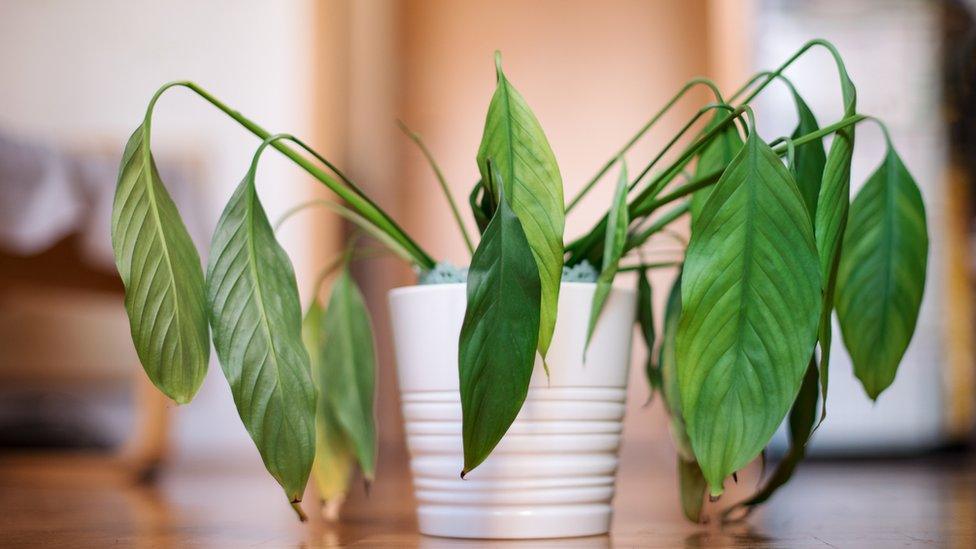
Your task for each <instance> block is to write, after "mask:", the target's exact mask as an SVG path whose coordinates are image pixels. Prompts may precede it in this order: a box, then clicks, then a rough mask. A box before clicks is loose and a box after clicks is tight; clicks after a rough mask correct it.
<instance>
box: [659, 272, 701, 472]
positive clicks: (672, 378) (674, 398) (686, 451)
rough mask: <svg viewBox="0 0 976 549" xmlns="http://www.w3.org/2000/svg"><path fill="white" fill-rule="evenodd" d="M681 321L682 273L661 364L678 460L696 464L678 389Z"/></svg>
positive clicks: (668, 313)
mask: <svg viewBox="0 0 976 549" xmlns="http://www.w3.org/2000/svg"><path fill="white" fill-rule="evenodd" d="M680 320H681V273H680V272H679V273H678V276H677V277H676V278H675V279H674V284H672V285H671V291H670V292H668V301H667V303H666V304H665V306H664V325H663V327H662V329H661V346H660V349H659V351H658V364H660V370H661V396H663V397H664V405H665V407H667V409H668V414H669V415H670V416H671V439H672V440H673V441H674V445H675V448H676V449H677V451H678V457H679V458H681V459H684V460H685V461H695V453H694V451H693V450H692V449H691V441H690V440H688V432H687V429H685V421H684V417H683V416H682V415H681V391H680V388H679V386H678V361H677V336H678V324H679V323H680Z"/></svg>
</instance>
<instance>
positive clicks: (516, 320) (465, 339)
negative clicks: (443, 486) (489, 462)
mask: <svg viewBox="0 0 976 549" xmlns="http://www.w3.org/2000/svg"><path fill="white" fill-rule="evenodd" d="M541 296H542V286H541V282H540V281H539V271H538V269H537V267H536V262H535V259H534V258H533V256H532V250H531V248H530V247H529V242H528V239H527V238H526V235H525V232H524V231H523V230H522V224H521V223H520V222H519V219H518V217H516V215H515V212H513V211H512V208H511V206H510V205H509V203H508V197H507V195H505V194H504V191H502V198H501V200H499V203H498V209H497V210H496V211H495V216H494V217H493V218H492V220H491V223H489V224H488V227H487V229H485V234H484V235H483V236H482V238H481V243H480V244H478V248H477V249H476V250H475V252H474V255H473V256H472V258H471V269H470V270H469V272H468V284H467V297H468V301H467V303H468V305H467V310H466V311H465V313H464V322H463V324H462V325H461V339H460V341H459V343H458V366H459V374H460V381H461V411H462V414H461V415H462V439H463V444H464V470H463V471H462V473H461V475H462V477H463V476H464V474H465V473H467V472H469V471H471V470H472V469H474V468H475V467H477V466H478V465H479V464H481V462H483V461H484V460H485V458H487V457H488V454H490V453H491V451H492V449H494V448H495V446H496V445H497V444H498V442H499V441H500V440H501V438H502V436H504V435H505V432H506V431H508V428H509V426H511V424H512V422H513V421H514V420H515V416H516V415H518V412H519V410H520V409H521V408H522V404H523V403H524V402H525V397H526V395H527V394H528V390H529V380H530V378H531V377H532V368H533V365H534V363H535V355H536V346H537V342H538V332H539V317H540V304H541Z"/></svg>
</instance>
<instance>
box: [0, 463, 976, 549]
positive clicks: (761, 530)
mask: <svg viewBox="0 0 976 549" xmlns="http://www.w3.org/2000/svg"><path fill="white" fill-rule="evenodd" d="M663 455H665V454H663V453H660V452H644V453H641V452H633V451H632V452H629V453H628V455H625V459H624V463H623V465H622V467H621V474H620V480H619V482H618V485H619V488H618V496H617V499H616V503H615V507H616V516H615V519H614V526H613V532H612V534H611V535H610V536H602V537H592V538H578V539H573V540H565V541H560V542H539V541H533V542H496V543H492V544H488V543H485V542H481V541H467V542H465V541H458V540H447V539H437V538H429V537H424V536H420V535H418V534H416V533H415V529H416V524H415V522H414V518H413V501H412V497H411V495H410V481H409V477H408V476H407V474H406V472H405V468H404V466H403V463H404V462H403V460H402V459H400V458H399V457H397V456H387V459H386V460H385V462H384V463H386V465H385V468H383V469H381V471H380V476H379V478H378V481H377V483H376V484H375V485H374V488H373V490H372V492H371V494H370V495H369V497H368V498H367V497H366V496H363V495H362V494H361V493H360V492H361V490H357V495H356V496H355V497H353V498H352V501H350V502H349V504H348V505H347V506H346V508H345V509H344V516H343V521H342V522H341V523H340V524H339V525H336V526H327V525H325V524H323V523H322V522H321V521H316V520H313V521H311V522H310V523H307V524H304V525H303V524H300V523H298V522H297V521H296V520H295V518H294V515H293V514H292V513H291V510H290V509H289V508H288V505H287V504H286V503H285V502H284V499H283V497H282V496H281V493H280V492H279V490H278V488H277V487H276V486H275V485H274V484H273V483H272V482H271V481H270V480H268V479H267V478H266V476H265V475H263V474H261V472H260V471H254V470H250V469H248V470H239V469H235V468H234V467H230V466H228V465H226V464H225V463H223V462H222V461H221V460H220V459H217V458H216V457H215V458H214V459H213V460H211V461H212V463H210V464H209V465H208V464H207V463H199V464H190V465H187V464H182V465H181V466H180V467H178V468H171V469H167V470H164V472H163V473H162V474H161V476H160V478H159V479H158V480H157V481H156V482H155V483H153V484H148V485H144V486H133V485H131V483H129V482H126V481H123V480H121V479H120V478H119V476H118V475H117V474H115V472H114V470H113V467H114V466H113V465H111V464H105V463H104V462H100V461H99V460H86V459H73V460H70V461H66V460H51V459H40V458H31V459H24V458H23V457H20V458H10V457H9V456H7V457H2V456H0V547H4V548H10V547H55V548H58V549H65V548H72V547H137V548H138V547H147V548H148V547H154V548H156V547H158V548H168V547H173V548H183V547H206V548H210V547H217V548H221V547H228V548H229V547H235V548H236V547H307V548H313V547H339V546H354V547H433V548H441V547H485V546H488V545H490V546H499V547H513V548H514V547H791V548H793V547H821V548H822V547H844V548H846V547H852V548H859V549H860V548H871V547H879V548H880V547H886V548H887V547H913V546H919V547H960V548H967V549H971V548H972V547H976V461H974V460H973V459H972V458H966V457H963V456H958V455H957V456H942V457H933V458H925V459H919V460H900V461H867V462H865V461H860V462H819V463H816V462H814V463H807V464H805V465H804V466H803V467H802V468H801V469H800V471H799V473H798V477H797V478H796V479H795V481H794V482H793V483H792V484H790V485H789V486H788V487H787V488H786V489H785V490H784V491H783V492H781V493H780V494H779V495H778V496H777V497H776V498H775V499H774V500H773V503H772V505H771V506H769V507H767V508H766V509H765V510H763V511H762V512H760V513H757V514H755V515H754V516H752V517H751V518H750V519H749V522H748V523H745V524H738V525H734V526H731V527H729V526H727V527H725V528H720V527H719V525H718V524H716V521H714V520H713V521H712V523H711V524H707V525H704V526H702V525H693V524H688V523H687V522H685V521H684V520H683V519H682V518H681V517H680V515H679V513H678V511H677V502H676V499H675V498H676V494H675V485H674V482H675V481H674V476H673V474H672V472H671V471H672V464H671V463H668V462H667V459H664V458H662V457H661V456H663ZM628 456H629V457H628ZM754 481H755V479H754V478H752V479H744V478H740V481H739V488H740V489H741V490H740V491H744V490H747V489H748V487H744V486H743V485H745V484H747V483H753V482H754ZM309 499H310V498H309ZM306 505H307V508H308V509H309V510H312V507H313V505H311V503H310V502H306Z"/></svg>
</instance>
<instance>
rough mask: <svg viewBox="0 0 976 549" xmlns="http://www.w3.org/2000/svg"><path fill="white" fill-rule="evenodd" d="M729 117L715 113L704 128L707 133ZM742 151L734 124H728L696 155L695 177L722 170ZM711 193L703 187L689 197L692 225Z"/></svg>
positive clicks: (710, 189) (724, 113)
mask: <svg viewBox="0 0 976 549" xmlns="http://www.w3.org/2000/svg"><path fill="white" fill-rule="evenodd" d="M728 117H729V113H728V112H726V111H724V110H719V111H716V112H715V116H713V117H712V120H711V121H710V122H709V123H708V125H707V126H706V127H705V130H704V131H705V132H708V131H710V130H712V129H713V128H715V127H716V126H718V125H719V124H720V123H721V122H722V121H723V120H725V119H727V118H728ZM741 149H742V138H741V137H740V136H739V130H738V128H736V125H735V124H729V125H728V126H726V127H725V129H724V130H722V131H721V132H719V133H718V134H717V135H715V137H713V138H712V140H711V141H709V143H708V144H707V145H705V147H704V148H703V149H702V151H701V153H699V155H698V164H697V165H696V166H695V177H701V176H703V175H707V174H710V173H712V172H715V171H718V170H724V169H725V167H726V166H728V165H729V162H732V159H733V158H735V155H736V154H738V152H739V151H740V150H741ZM711 192H712V187H711V186H709V187H705V188H704V189H701V190H699V191H696V192H695V193H694V194H692V195H691V219H692V223H694V222H695V220H696V219H697V218H698V216H699V215H700V214H701V210H702V207H703V206H704V205H705V201H706V200H707V199H708V195H709V194H710V193H711Z"/></svg>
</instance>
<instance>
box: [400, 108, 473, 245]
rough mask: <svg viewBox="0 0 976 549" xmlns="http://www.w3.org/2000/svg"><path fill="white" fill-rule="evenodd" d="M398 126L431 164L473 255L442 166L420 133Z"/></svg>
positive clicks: (465, 242) (469, 239)
mask: <svg viewBox="0 0 976 549" xmlns="http://www.w3.org/2000/svg"><path fill="white" fill-rule="evenodd" d="M397 125H398V126H400V130H401V131H403V133H404V134H406V135H407V137H409V138H410V140H411V141H413V142H414V143H416V145H417V147H419V148H420V152H422V153H423V154H424V157H425V158H426V159H427V163H428V164H430V168H431V169H432V170H433V171H434V175H435V176H436V177H437V182H438V183H439V184H440V186H441V190H442V191H443V192H444V197H445V198H447V203H448V205H450V206H451V213H452V214H454V221H456V222H457V226H458V229H461V236H462V237H463V238H464V244H465V246H467V247H468V253H469V254H473V253H474V245H473V244H472V243H471V237H470V236H468V231H467V229H465V228H464V221H463V220H462V219H461V212H460V210H458V207H457V202H455V201H454V195H453V194H451V189H450V188H449V187H448V186H447V180H446V179H445V178H444V173H443V172H442V171H441V168H440V166H438V165H437V161H435V160H434V155H432V154H431V152H430V150H429V149H428V148H427V145H426V144H425V143H424V140H423V138H422V137H420V134H419V133H416V132H414V131H413V130H411V129H410V128H408V127H407V125H406V124H404V123H403V121H402V120H399V119H398V120H397Z"/></svg>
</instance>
